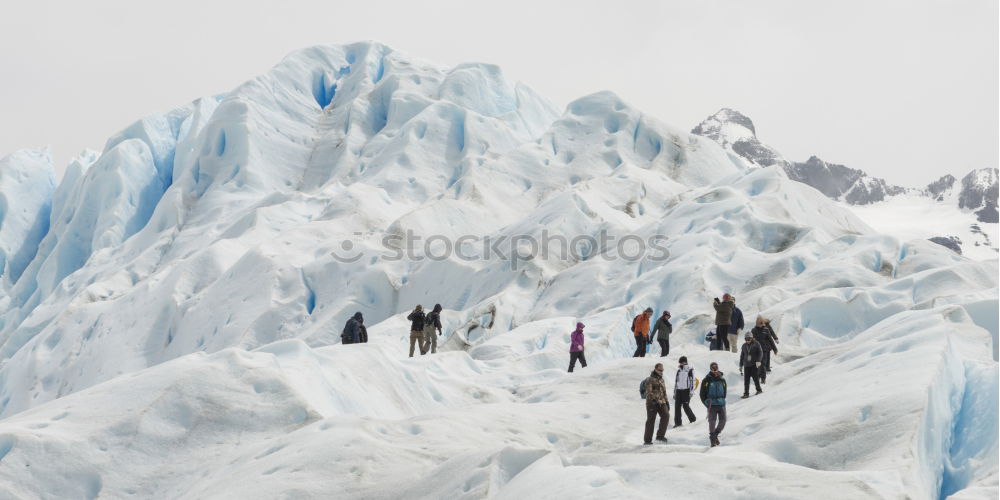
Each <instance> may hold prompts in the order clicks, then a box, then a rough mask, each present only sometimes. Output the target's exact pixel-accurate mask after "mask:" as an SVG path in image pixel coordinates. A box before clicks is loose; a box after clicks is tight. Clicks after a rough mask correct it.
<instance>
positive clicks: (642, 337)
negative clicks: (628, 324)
mask: <svg viewBox="0 0 1000 500" xmlns="http://www.w3.org/2000/svg"><path fill="white" fill-rule="evenodd" d="M652 315H653V308H652V307H647V308H646V310H645V311H643V312H642V314H640V315H638V316H636V317H635V319H633V320H632V335H634V336H635V354H633V355H632V357H633V358H645V357H646V344H648V343H649V317H650V316H652Z"/></svg>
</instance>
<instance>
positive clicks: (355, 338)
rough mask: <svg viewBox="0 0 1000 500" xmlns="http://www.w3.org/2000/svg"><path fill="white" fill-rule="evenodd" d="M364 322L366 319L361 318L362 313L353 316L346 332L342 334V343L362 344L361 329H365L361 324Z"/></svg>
mask: <svg viewBox="0 0 1000 500" xmlns="http://www.w3.org/2000/svg"><path fill="white" fill-rule="evenodd" d="M363 321H364V319H363V318H362V317H361V312H360V311H359V312H356V313H354V316H351V318H350V319H348V320H347V324H346V325H344V330H343V331H341V333H340V342H341V343H342V344H357V343H359V342H361V329H362V328H364V327H363V326H361V324H362V323H363Z"/></svg>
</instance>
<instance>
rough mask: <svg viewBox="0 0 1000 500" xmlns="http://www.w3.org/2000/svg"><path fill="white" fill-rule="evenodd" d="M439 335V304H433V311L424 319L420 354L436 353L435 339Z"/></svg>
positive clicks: (436, 343)
mask: <svg viewBox="0 0 1000 500" xmlns="http://www.w3.org/2000/svg"><path fill="white" fill-rule="evenodd" d="M440 335H441V304H434V309H433V310H431V312H430V313H428V314H427V316H426V317H425V318H424V344H423V346H421V348H420V351H421V353H426V352H428V351H430V353H431V354H435V353H437V350H438V341H437V338H438V337H439V336H440Z"/></svg>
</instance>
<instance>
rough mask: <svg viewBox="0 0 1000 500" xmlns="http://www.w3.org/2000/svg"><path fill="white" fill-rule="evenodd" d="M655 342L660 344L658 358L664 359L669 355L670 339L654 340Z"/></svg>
mask: <svg viewBox="0 0 1000 500" xmlns="http://www.w3.org/2000/svg"><path fill="white" fill-rule="evenodd" d="M656 342H657V343H659V344H660V357H661V358H662V357H664V356H666V355H667V354H670V339H667V340H660V339H656Z"/></svg>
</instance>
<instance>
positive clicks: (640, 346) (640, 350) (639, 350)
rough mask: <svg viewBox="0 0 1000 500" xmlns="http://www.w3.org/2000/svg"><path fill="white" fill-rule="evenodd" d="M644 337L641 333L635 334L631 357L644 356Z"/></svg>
mask: <svg viewBox="0 0 1000 500" xmlns="http://www.w3.org/2000/svg"><path fill="white" fill-rule="evenodd" d="M646 344H648V342H646V337H643V336H642V335H636V336H635V354H633V355H632V357H633V358H645V357H646Z"/></svg>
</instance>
